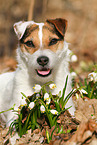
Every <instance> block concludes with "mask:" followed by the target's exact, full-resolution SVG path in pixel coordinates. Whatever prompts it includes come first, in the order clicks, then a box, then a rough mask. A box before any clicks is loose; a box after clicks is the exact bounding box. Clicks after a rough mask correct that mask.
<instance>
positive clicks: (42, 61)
mask: <svg viewBox="0 0 97 145" xmlns="http://www.w3.org/2000/svg"><path fill="white" fill-rule="evenodd" d="M37 62H38V64H39V65H42V66H45V65H46V64H47V63H48V62H49V58H48V57H47V56H40V57H38V58H37Z"/></svg>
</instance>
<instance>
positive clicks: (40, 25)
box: [38, 23, 44, 48]
mask: <svg viewBox="0 0 97 145" xmlns="http://www.w3.org/2000/svg"><path fill="white" fill-rule="evenodd" d="M43 25H44V23H39V34H38V35H39V40H40V48H41V47H42V27H43Z"/></svg>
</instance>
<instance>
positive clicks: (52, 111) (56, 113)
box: [50, 109, 58, 115]
mask: <svg viewBox="0 0 97 145" xmlns="http://www.w3.org/2000/svg"><path fill="white" fill-rule="evenodd" d="M50 112H51V113H52V114H54V115H58V111H57V110H54V109H52V110H50Z"/></svg>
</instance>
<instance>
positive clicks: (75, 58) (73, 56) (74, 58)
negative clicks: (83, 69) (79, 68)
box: [71, 54, 78, 62]
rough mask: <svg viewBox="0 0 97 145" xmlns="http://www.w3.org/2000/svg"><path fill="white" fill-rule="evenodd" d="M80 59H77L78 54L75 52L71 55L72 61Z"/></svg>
mask: <svg viewBox="0 0 97 145" xmlns="http://www.w3.org/2000/svg"><path fill="white" fill-rule="evenodd" d="M77 60H78V59H77V56H76V55H75V54H73V55H72V56H71V62H76V61H77Z"/></svg>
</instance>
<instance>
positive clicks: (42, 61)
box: [36, 56, 52, 77]
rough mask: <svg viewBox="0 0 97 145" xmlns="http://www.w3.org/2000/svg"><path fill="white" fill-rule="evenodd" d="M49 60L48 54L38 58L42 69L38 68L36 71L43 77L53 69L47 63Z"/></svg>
mask: <svg viewBox="0 0 97 145" xmlns="http://www.w3.org/2000/svg"><path fill="white" fill-rule="evenodd" d="M48 62H49V58H48V57H47V56H40V57H38V58H37V63H38V64H39V65H40V66H41V69H36V72H37V74H38V75H39V76H41V77H47V76H49V75H50V74H51V71H52V70H51V69H49V68H47V67H46V65H47V64H48Z"/></svg>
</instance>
